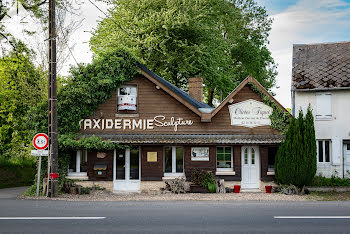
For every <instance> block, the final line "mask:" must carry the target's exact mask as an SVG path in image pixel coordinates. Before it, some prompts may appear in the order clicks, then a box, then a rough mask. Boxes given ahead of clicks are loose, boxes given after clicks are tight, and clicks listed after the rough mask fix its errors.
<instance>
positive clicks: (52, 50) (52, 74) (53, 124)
mask: <svg viewBox="0 0 350 234" xmlns="http://www.w3.org/2000/svg"><path fill="white" fill-rule="evenodd" d="M55 20H56V19H55V0H49V87H48V92H49V95H48V97H49V100H48V101H49V102H48V103H49V106H48V107H49V108H48V112H49V113H48V120H49V121H48V122H49V126H48V131H49V147H50V148H49V152H51V157H50V160H49V162H48V163H49V167H50V168H51V170H50V169H49V171H50V172H51V173H58V140H57V82H56V23H55ZM50 180H51V193H50V194H51V197H57V195H58V180H57V179H50Z"/></svg>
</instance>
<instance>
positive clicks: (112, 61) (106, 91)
mask: <svg viewBox="0 0 350 234" xmlns="http://www.w3.org/2000/svg"><path fill="white" fill-rule="evenodd" d="M137 73H138V69H137V60H136V59H135V58H134V57H133V56H132V55H131V54H130V53H128V52H126V51H124V50H122V49H109V50H104V51H100V52H99V53H98V54H96V55H95V57H94V59H93V61H92V63H91V64H87V65H79V66H78V67H74V68H72V69H71V76H70V77H69V78H68V80H67V82H66V84H65V85H64V86H63V87H62V89H61V90H60V91H59V92H58V94H57V96H58V97H57V109H58V133H59V149H60V150H68V149H83V148H84V149H97V150H103V149H106V150H108V149H114V148H116V147H117V145H116V144H115V143H112V142H110V141H104V140H102V139H101V138H99V137H96V136H93V137H89V138H83V139H80V140H78V139H77V135H76V133H77V132H78V131H79V130H80V125H79V121H80V120H81V119H83V118H87V117H89V116H91V115H92V114H93V113H94V111H95V110H96V109H97V107H98V106H99V105H100V104H102V103H104V102H105V101H106V100H107V99H109V98H111V97H112V95H113V94H114V92H115V91H116V90H117V89H118V87H120V86H121V85H122V84H123V83H124V82H126V81H129V80H132V79H133V78H134V77H135V75H136V74H137ZM28 121H30V122H31V123H32V125H33V126H32V129H36V132H46V131H47V126H48V125H47V124H48V123H47V102H46V101H45V102H43V103H41V104H40V105H38V106H37V107H36V108H34V109H32V110H31V115H30V119H28Z"/></svg>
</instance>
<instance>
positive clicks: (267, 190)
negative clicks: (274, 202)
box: [265, 185, 272, 193]
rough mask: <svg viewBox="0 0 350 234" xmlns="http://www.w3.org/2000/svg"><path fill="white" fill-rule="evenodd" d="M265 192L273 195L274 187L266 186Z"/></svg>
mask: <svg viewBox="0 0 350 234" xmlns="http://www.w3.org/2000/svg"><path fill="white" fill-rule="evenodd" d="M265 190H266V193H271V190H272V186H271V185H265Z"/></svg>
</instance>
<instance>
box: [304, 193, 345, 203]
mask: <svg viewBox="0 0 350 234" xmlns="http://www.w3.org/2000/svg"><path fill="white" fill-rule="evenodd" d="M308 198H309V199H311V200H316V201H350V191H348V192H334V191H331V192H311V194H310V195H308Z"/></svg>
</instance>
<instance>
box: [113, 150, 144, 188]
mask: <svg viewBox="0 0 350 234" xmlns="http://www.w3.org/2000/svg"><path fill="white" fill-rule="evenodd" d="M140 152H141V149H140V147H133V148H127V149H125V150H124V149H123V150H114V163H113V166H114V167H113V178H114V179H113V192H126V191H127V192H139V191H140V174H141V173H140V172H141V170H140Z"/></svg>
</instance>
